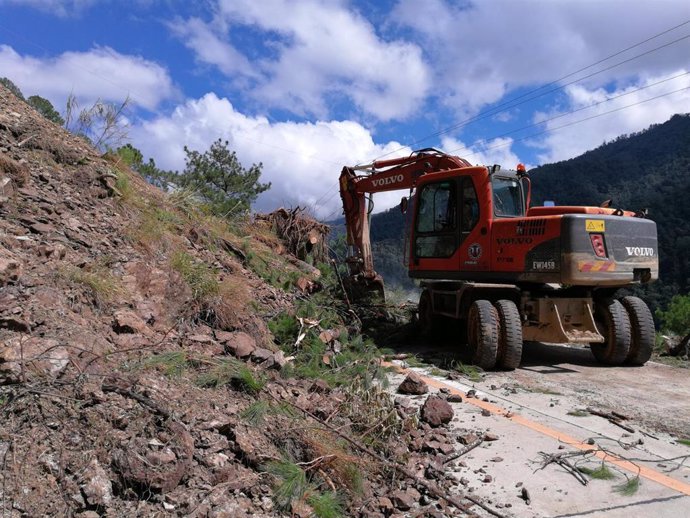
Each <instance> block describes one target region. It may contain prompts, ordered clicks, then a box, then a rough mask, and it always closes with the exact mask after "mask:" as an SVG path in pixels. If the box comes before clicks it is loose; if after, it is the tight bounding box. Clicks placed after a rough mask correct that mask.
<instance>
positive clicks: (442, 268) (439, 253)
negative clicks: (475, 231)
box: [410, 178, 460, 277]
mask: <svg viewBox="0 0 690 518" xmlns="http://www.w3.org/2000/svg"><path fill="white" fill-rule="evenodd" d="M458 196H459V191H458V182H457V179H455V178H453V179H447V180H441V181H437V182H429V183H425V184H424V185H422V186H420V187H419V189H418V191H417V194H416V195H415V205H416V207H415V218H414V229H413V230H414V231H413V234H412V236H413V238H412V243H411V255H412V261H411V262H410V270H412V271H418V272H436V273H438V274H439V275H442V274H443V272H446V271H449V270H454V269H455V265H456V263H457V258H456V257H455V256H456V255H457V250H458V243H459V242H460V215H459V203H458V202H459V199H458ZM430 277H436V275H433V274H432V275H430Z"/></svg>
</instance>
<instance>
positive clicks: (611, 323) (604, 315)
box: [590, 299, 631, 365]
mask: <svg viewBox="0 0 690 518" xmlns="http://www.w3.org/2000/svg"><path fill="white" fill-rule="evenodd" d="M594 320H595V321H596V324H597V328H598V329H599V332H600V333H601V334H602V335H603V336H604V340H605V341H604V343H603V344H600V343H592V344H590V349H591V350H592V353H593V354H594V357H595V358H596V359H597V361H598V362H599V363H603V364H605V365H621V364H623V362H625V360H626V358H627V357H628V353H629V352H630V342H631V337H630V318H628V312H627V311H626V310H625V308H624V307H623V304H621V303H620V302H619V301H617V300H613V299H605V300H602V301H599V302H597V303H596V305H595V310H594Z"/></svg>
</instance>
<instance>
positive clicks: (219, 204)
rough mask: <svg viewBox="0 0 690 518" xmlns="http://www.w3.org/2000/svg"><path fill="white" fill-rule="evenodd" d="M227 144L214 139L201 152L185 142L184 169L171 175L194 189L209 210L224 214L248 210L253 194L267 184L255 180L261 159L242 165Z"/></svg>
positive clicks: (259, 169) (260, 190) (265, 188)
mask: <svg viewBox="0 0 690 518" xmlns="http://www.w3.org/2000/svg"><path fill="white" fill-rule="evenodd" d="M228 145H229V143H228V142H227V141H223V140H222V139H218V140H216V141H215V142H214V143H213V144H211V147H210V148H209V149H208V150H207V151H205V152H203V153H200V152H199V151H195V150H191V149H189V148H188V147H187V146H185V148H184V152H185V154H186V155H187V157H186V159H185V169H184V171H183V172H182V173H178V172H176V173H173V174H172V175H171V181H172V182H173V183H174V184H176V185H178V186H179V187H183V188H189V189H192V190H194V191H195V192H196V193H197V194H198V195H199V196H200V197H201V198H202V199H203V201H204V202H205V203H206V204H207V206H208V207H209V209H210V210H211V212H212V213H214V214H216V215H219V216H224V217H227V216H231V215H235V214H239V213H242V212H246V211H248V210H249V208H250V206H251V204H252V203H253V202H254V201H255V200H256V197H257V196H258V195H259V194H261V193H262V192H264V191H266V190H267V189H269V188H270V187H271V184H270V182H269V183H260V182H259V178H260V177H261V168H262V167H263V166H262V164H261V163H259V164H253V165H252V166H251V167H250V168H249V169H246V168H244V167H243V166H242V164H241V163H240V161H239V159H238V158H237V155H236V153H235V152H234V151H230V150H229V149H228Z"/></svg>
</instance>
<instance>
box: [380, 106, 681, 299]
mask: <svg viewBox="0 0 690 518" xmlns="http://www.w3.org/2000/svg"><path fill="white" fill-rule="evenodd" d="M530 176H531V178H532V185H533V196H532V204H533V205H541V204H542V203H543V202H544V200H552V201H554V202H555V203H556V204H557V205H599V204H601V203H602V202H603V201H604V200H607V199H612V200H613V203H612V206H613V207H620V208H624V209H630V210H637V209H644V208H646V209H648V210H649V217H650V218H651V219H653V220H654V221H656V223H657V226H658V233H659V251H660V269H661V272H660V281H659V282H657V283H655V284H654V285H652V286H649V287H648V288H646V289H645V291H646V294H645V295H644V296H645V298H647V299H648V301H649V302H650V303H651V305H652V306H653V307H654V306H657V305H659V304H664V303H665V302H667V301H668V300H669V299H670V297H671V296H672V295H674V294H676V293H683V294H685V293H687V292H688V291H689V290H690V114H685V115H674V116H673V117H672V118H671V119H670V120H668V121H667V122H665V123H663V124H655V125H653V126H650V127H649V128H648V129H646V130H644V131H641V132H639V133H634V134H631V135H621V136H620V137H618V138H617V139H615V140H614V141H612V142H608V143H605V144H603V145H601V146H599V147H598V148H596V149H594V150H592V151H588V152H587V153H584V154H583V155H580V156H578V157H576V158H572V159H570V160H565V161H562V162H557V163H554V164H547V165H543V166H541V167H537V168H535V169H532V170H531V171H530ZM403 218H404V217H403V216H402V215H401V214H400V210H399V208H398V207H395V208H393V209H390V210H389V211H387V212H384V213H381V214H377V215H375V216H373V218H372V241H373V248H374V254H375V257H374V260H375V264H376V268H377V270H379V271H380V273H381V274H382V275H383V276H384V279H385V280H386V282H387V284H388V285H400V284H402V285H405V286H410V285H411V282H410V280H409V279H408V278H407V268H406V266H405V265H404V264H403V261H404V257H405V255H406V253H405V252H404V248H405V237H404V219H403Z"/></svg>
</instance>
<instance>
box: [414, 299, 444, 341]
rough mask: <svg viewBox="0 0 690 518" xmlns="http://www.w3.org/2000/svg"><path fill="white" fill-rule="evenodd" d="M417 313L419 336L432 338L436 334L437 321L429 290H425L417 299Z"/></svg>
mask: <svg viewBox="0 0 690 518" xmlns="http://www.w3.org/2000/svg"><path fill="white" fill-rule="evenodd" d="M417 312H418V314H419V330H420V333H421V335H422V336H425V337H432V336H434V335H435V334H436V333H437V332H438V327H439V319H438V317H437V316H436V315H434V311H433V307H432V305H431V293H430V292H429V290H426V289H425V290H424V291H422V294H421V295H420V297H419V306H418V307H417Z"/></svg>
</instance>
